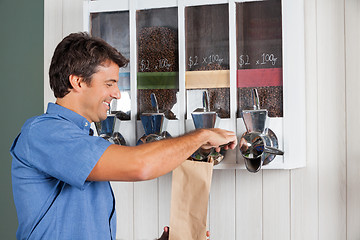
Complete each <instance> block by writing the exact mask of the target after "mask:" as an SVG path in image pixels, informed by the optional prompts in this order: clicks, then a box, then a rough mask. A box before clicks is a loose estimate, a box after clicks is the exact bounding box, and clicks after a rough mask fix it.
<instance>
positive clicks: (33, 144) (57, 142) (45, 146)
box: [28, 120, 111, 189]
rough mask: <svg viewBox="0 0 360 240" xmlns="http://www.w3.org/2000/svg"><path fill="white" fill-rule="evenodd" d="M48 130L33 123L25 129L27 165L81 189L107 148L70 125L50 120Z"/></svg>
mask: <svg viewBox="0 0 360 240" xmlns="http://www.w3.org/2000/svg"><path fill="white" fill-rule="evenodd" d="M53 122H54V123H53V124H51V127H48V126H49V124H46V126H47V127H44V126H43V124H41V123H39V122H37V123H33V124H32V126H31V128H30V129H29V134H28V142H29V158H28V159H29V161H30V164H31V165H32V166H34V167H35V168H37V169H38V170H40V171H42V172H44V173H46V174H48V175H50V176H52V177H54V178H56V179H59V180H60V181H63V182H65V183H67V184H70V185H72V186H75V187H77V188H79V189H84V188H85V186H86V184H85V182H86V179H87V177H88V176H89V174H90V172H91V171H92V169H93V168H94V166H95V165H96V163H97V162H98V160H99V159H100V157H101V156H102V154H103V153H104V152H105V150H106V149H107V148H108V147H109V146H110V145H111V143H110V142H108V141H106V140H105V139H103V138H101V137H96V136H89V135H88V133H87V132H86V130H84V129H80V128H79V127H78V126H76V125H75V124H74V123H71V122H66V121H59V120H57V121H56V120H54V121H53Z"/></svg>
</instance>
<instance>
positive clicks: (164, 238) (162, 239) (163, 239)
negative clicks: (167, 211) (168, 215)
mask: <svg viewBox="0 0 360 240" xmlns="http://www.w3.org/2000/svg"><path fill="white" fill-rule="evenodd" d="M209 237H210V232H209V231H206V239H207V240H210V239H209ZM168 239H169V227H164V232H163V234H162V235H161V237H160V238H159V239H158V240H168Z"/></svg>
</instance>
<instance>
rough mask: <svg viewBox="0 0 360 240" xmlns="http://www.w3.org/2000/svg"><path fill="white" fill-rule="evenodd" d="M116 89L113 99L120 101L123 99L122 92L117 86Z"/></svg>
mask: <svg viewBox="0 0 360 240" xmlns="http://www.w3.org/2000/svg"><path fill="white" fill-rule="evenodd" d="M114 88H115V89H114V91H113V92H112V94H111V97H112V98H115V99H120V98H121V93H120V90H119V88H118V86H117V85H116V86H115V87H114Z"/></svg>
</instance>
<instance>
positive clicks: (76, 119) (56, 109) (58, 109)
mask: <svg viewBox="0 0 360 240" xmlns="http://www.w3.org/2000/svg"><path fill="white" fill-rule="evenodd" d="M46 113H48V114H57V115H59V116H62V117H63V118H65V119H67V120H70V121H72V122H73V123H75V124H76V125H77V126H78V127H79V128H80V129H85V130H87V131H89V130H90V122H89V121H88V120H86V118H84V117H83V116H81V115H80V114H78V113H76V112H74V111H72V110H70V109H68V108H66V107H63V106H60V105H58V104H56V103H48V107H47V111H46Z"/></svg>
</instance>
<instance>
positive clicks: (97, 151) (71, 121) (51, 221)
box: [10, 33, 237, 239]
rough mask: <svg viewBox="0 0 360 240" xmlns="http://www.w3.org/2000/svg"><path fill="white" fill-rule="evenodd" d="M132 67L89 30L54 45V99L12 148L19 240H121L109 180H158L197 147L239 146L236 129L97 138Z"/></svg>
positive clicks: (51, 76) (30, 123)
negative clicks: (119, 140)
mask: <svg viewBox="0 0 360 240" xmlns="http://www.w3.org/2000/svg"><path fill="white" fill-rule="evenodd" d="M126 64H127V60H126V59H125V58H124V57H123V56H122V55H121V54H120V53H119V52H118V51H117V50H116V49H115V48H113V47H111V46H110V45H108V44H107V43H106V42H104V41H103V40H101V39H96V38H92V37H90V36H88V35H87V34H86V33H76V34H70V35H69V36H67V37H66V38H64V39H63V40H62V41H61V42H60V43H59V45H58V46H57V47H56V49H55V52H54V56H53V58H52V61H51V65H50V70H49V76H50V86H51V88H52V90H53V91H54V95H55V97H56V103H55V104H54V103H49V105H48V109H47V112H46V113H45V114H43V115H41V116H37V117H34V118H31V119H29V120H28V121H27V122H26V123H25V124H24V126H23V127H22V130H21V133H20V134H19V135H18V137H17V138H16V139H15V141H14V143H13V145H12V147H11V150H10V151H11V154H12V156H13V162H12V183H13V193H14V201H15V205H16V210H17V215H18V221H19V228H18V231H17V238H18V239H115V230H116V229H115V226H116V214H115V204H114V196H113V193H112V189H111V186H110V184H109V182H108V181H144V180H149V179H153V178H157V177H159V176H162V175H164V174H166V173H168V172H170V171H172V170H173V169H175V168H176V167H177V166H179V165H180V164H181V163H182V162H183V161H185V160H186V159H187V158H188V157H189V156H190V155H191V154H192V153H193V152H195V151H196V149H198V148H199V147H203V148H210V147H215V148H216V149H217V151H219V150H220V148H219V146H220V145H224V144H227V146H226V147H225V149H228V148H231V149H233V148H235V146H236V144H237V140H236V136H235V134H234V133H233V132H230V131H225V130H221V129H209V130H205V129H203V130H198V131H194V132H191V133H189V134H186V135H183V136H180V137H177V138H172V139H166V140H162V141H157V142H153V143H147V144H143V145H140V146H136V147H128V146H119V145H114V144H111V143H110V142H108V141H106V140H104V139H102V138H100V137H94V136H91V135H92V134H89V133H91V129H90V123H92V122H99V121H101V120H104V119H106V117H107V115H106V112H107V110H108V109H109V105H110V102H111V100H113V99H119V98H120V92H119V89H118V87H117V82H118V81H119V67H123V66H124V65H126ZM168 156H172V157H171V158H170V159H169V157H168ZM166 230H167V228H166ZM166 232H167V231H166ZM164 235H167V234H164Z"/></svg>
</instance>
